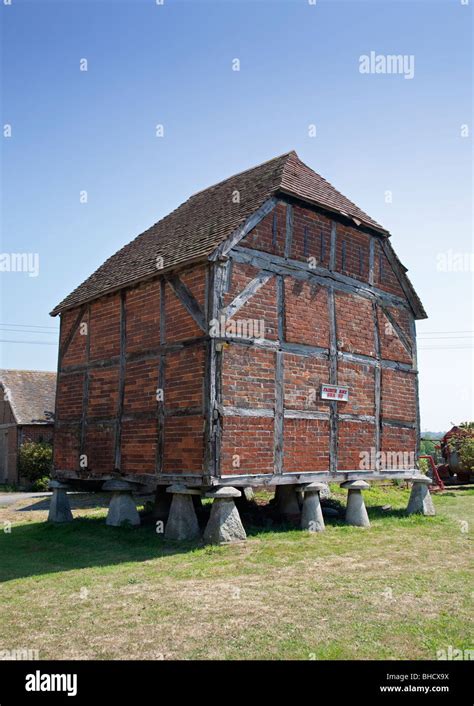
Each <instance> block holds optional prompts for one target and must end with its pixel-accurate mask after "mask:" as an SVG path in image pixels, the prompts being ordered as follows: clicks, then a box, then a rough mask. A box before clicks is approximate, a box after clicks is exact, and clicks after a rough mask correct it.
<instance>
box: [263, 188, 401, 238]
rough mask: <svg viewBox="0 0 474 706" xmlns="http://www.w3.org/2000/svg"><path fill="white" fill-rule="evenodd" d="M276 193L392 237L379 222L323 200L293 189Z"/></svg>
mask: <svg viewBox="0 0 474 706" xmlns="http://www.w3.org/2000/svg"><path fill="white" fill-rule="evenodd" d="M276 195H277V196H278V195H284V196H291V198H294V199H296V200H297V201H300V202H301V203H309V204H311V205H312V206H316V207H317V208H320V209H322V210H324V211H328V212H329V213H334V214H335V215H337V216H342V217H343V218H347V219H349V220H352V221H354V222H355V225H356V226H357V225H358V224H360V225H363V226H364V228H370V230H373V231H375V232H376V233H378V234H379V235H383V236H384V237H385V238H390V237H391V233H390V231H388V230H386V229H385V228H382V226H379V225H378V224H377V225H375V224H374V223H369V222H368V221H365V220H363V219H362V218H358V217H357V216H354V215H353V214H351V213H346V212H345V211H341V210H339V209H337V208H333V207H332V206H329V205H327V204H325V203H321V201H316V200H315V199H310V198H308V197H306V196H305V197H302V196H300V195H298V194H296V193H295V192H293V191H291V190H290V189H281V188H280V189H278V191H277V192H276Z"/></svg>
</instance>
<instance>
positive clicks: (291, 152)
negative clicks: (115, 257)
mask: <svg viewBox="0 0 474 706" xmlns="http://www.w3.org/2000/svg"><path fill="white" fill-rule="evenodd" d="M291 155H294V156H295V157H296V158H297V159H299V157H298V155H297V154H296V152H295V150H290V151H289V152H283V154H280V155H278V156H277V157H272V158H271V159H267V160H265V162H260V164H255V165H254V166H253V167H249V168H248V169H243V170H242V171H241V172H236V173H235V174H232V175H231V176H229V177H226V178H225V179H221V180H220V181H216V183H215V184H211V185H210V186H206V187H205V188H204V189H200V190H199V191H195V192H194V194H191V196H190V197H189V198H188V199H186V201H183V203H187V202H188V201H190V200H191V199H192V198H194V196H197V195H198V194H202V193H203V192H204V191H210V190H211V189H214V188H215V187H217V186H222V184H225V182H226V181H230V180H231V179H235V177H239V176H243V175H244V174H248V173H249V172H252V171H254V169H259V168H260V167H264V166H265V165H266V164H270V162H277V161H278V160H280V159H283V157H290V156H291ZM300 161H301V160H300ZM305 166H306V165H305Z"/></svg>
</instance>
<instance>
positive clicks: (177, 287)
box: [165, 275, 207, 331]
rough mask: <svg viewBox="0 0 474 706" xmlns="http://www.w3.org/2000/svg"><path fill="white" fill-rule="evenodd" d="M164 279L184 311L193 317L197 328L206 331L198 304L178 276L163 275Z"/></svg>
mask: <svg viewBox="0 0 474 706" xmlns="http://www.w3.org/2000/svg"><path fill="white" fill-rule="evenodd" d="M165 277H166V281H167V282H168V284H169V285H170V287H171V289H172V290H173V292H174V293H175V294H176V296H177V297H178V299H179V301H180V302H181V304H182V305H183V306H184V308H185V309H186V311H187V312H188V313H189V314H190V315H191V316H192V317H193V319H194V321H195V322H196V323H197V325H198V326H199V328H200V329H202V330H203V331H207V326H206V317H205V315H204V312H203V310H202V308H201V306H200V304H199V303H198V302H197V300H196V299H195V298H194V295H193V294H192V292H191V290H190V289H188V287H187V286H186V285H185V284H184V282H182V281H181V280H180V278H179V277H178V275H165Z"/></svg>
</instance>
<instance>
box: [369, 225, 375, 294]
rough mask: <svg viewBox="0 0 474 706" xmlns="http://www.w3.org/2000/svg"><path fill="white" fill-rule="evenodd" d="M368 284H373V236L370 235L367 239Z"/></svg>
mask: <svg viewBox="0 0 474 706" xmlns="http://www.w3.org/2000/svg"><path fill="white" fill-rule="evenodd" d="M369 284H370V285H371V286H372V287H373V286H374V284H375V236H373V235H371V236H370V240H369Z"/></svg>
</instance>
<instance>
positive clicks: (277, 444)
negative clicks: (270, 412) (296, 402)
mask: <svg viewBox="0 0 474 706" xmlns="http://www.w3.org/2000/svg"><path fill="white" fill-rule="evenodd" d="M283 355H284V354H283V352H282V351H276V353H275V356H276V360H275V424H274V449H273V451H274V455H273V460H274V471H275V473H276V474H281V473H282V472H283V443H284V442H283V434H284V424H283V406H284V380H283V377H284V368H283V366H284V361H283Z"/></svg>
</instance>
